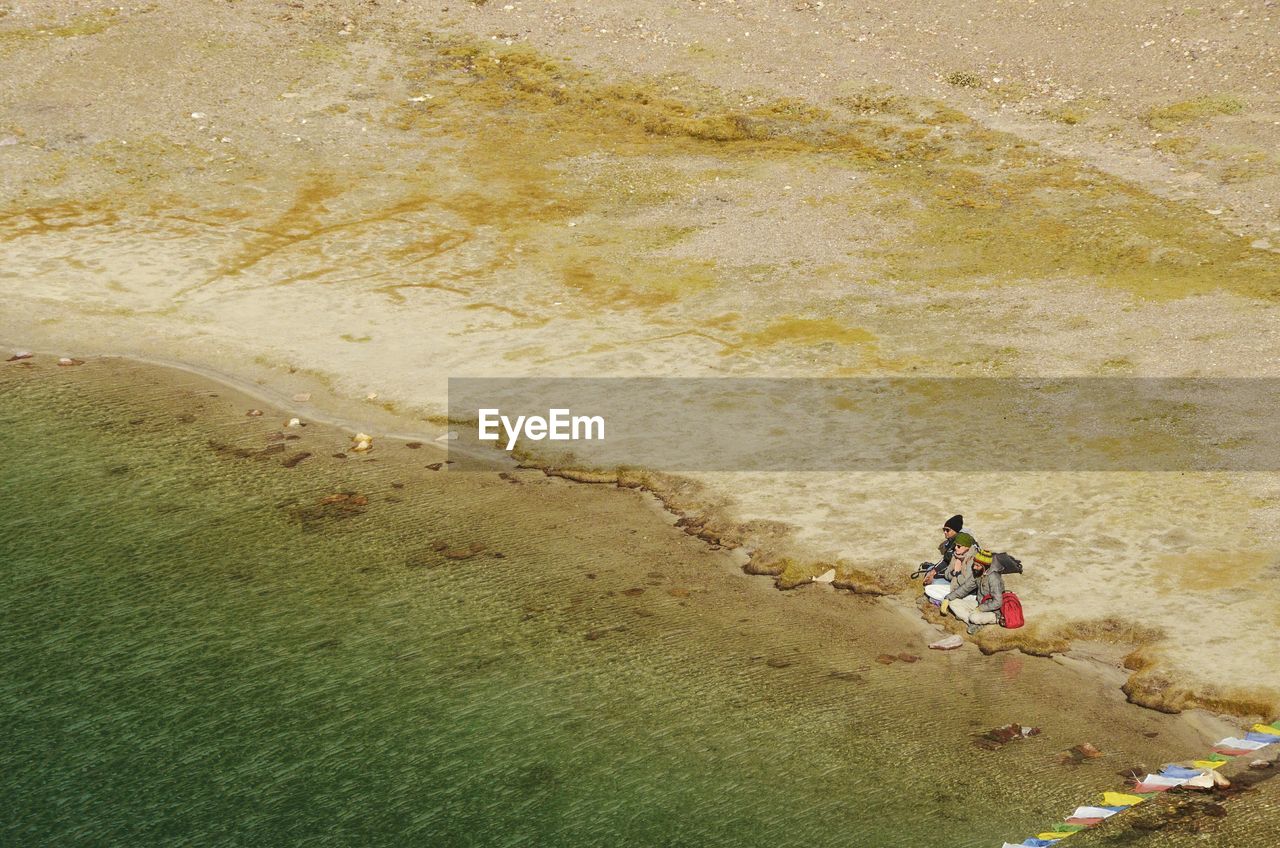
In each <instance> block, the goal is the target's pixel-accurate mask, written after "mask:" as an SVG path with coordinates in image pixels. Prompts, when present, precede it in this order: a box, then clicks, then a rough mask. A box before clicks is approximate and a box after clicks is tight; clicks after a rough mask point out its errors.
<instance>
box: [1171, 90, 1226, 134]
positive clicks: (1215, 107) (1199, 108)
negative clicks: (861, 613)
mask: <svg viewBox="0 0 1280 848" xmlns="http://www.w3.org/2000/svg"><path fill="white" fill-rule="evenodd" d="M1244 107H1245V103H1244V101H1243V100H1241V99H1240V98H1239V97H1236V96H1235V95H1232V94H1204V95H1201V96H1200V97H1193V98H1192V99H1190V100H1179V101H1178V102H1177V103H1170V104H1169V105H1167V106H1160V107H1158V108H1155V109H1152V110H1151V111H1150V112H1148V113H1147V123H1149V124H1150V125H1151V126H1152V127H1153V128H1155V129H1158V130H1161V131H1164V132H1168V131H1169V130H1174V129H1177V127H1178V125H1179V124H1183V123H1186V122H1188V121H1200V120H1204V119H1205V118H1212V117H1214V116H1216V115H1238V114H1240V113H1241V112H1243V111H1244Z"/></svg>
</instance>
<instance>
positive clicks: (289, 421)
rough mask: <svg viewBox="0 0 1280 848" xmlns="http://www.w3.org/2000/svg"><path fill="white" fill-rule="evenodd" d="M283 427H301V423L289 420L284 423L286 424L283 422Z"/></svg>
mask: <svg viewBox="0 0 1280 848" xmlns="http://www.w3.org/2000/svg"><path fill="white" fill-rule="evenodd" d="M284 426H286V427H301V426H302V422H301V421H299V420H298V419H297V418H290V419H289V420H288V421H286V422H285V424H284Z"/></svg>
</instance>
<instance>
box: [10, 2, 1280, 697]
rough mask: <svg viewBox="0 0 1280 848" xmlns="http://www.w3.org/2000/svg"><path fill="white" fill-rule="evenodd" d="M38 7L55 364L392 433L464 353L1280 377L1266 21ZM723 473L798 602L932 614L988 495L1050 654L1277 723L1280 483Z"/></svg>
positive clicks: (19, 122) (932, 371)
mask: <svg viewBox="0 0 1280 848" xmlns="http://www.w3.org/2000/svg"><path fill="white" fill-rule="evenodd" d="M0 12H3V16H0V58H2V59H3V61H4V63H5V67H6V80H7V82H8V83H9V84H8V85H6V86H5V87H4V90H3V92H2V93H0V159H2V160H3V168H2V169H0V186H2V187H3V198H4V200H3V203H2V205H0V242H2V243H3V255H4V259H5V261H4V263H3V267H0V289H2V290H3V295H4V297H3V299H2V301H0V338H2V339H3V341H5V342H8V343H10V344H12V345H15V346H22V347H32V348H37V349H42V350H51V351H64V352H67V353H71V354H87V353H130V354H137V355H142V356H145V357H150V358H154V359H161V360H165V361H177V362H181V363H184V364H187V365H190V366H196V367H200V368H206V369H212V370H216V371H219V372H222V373H225V374H232V375H236V376H238V377H240V378H242V379H247V380H254V381H258V382H259V383H261V384H263V385H264V386H267V387H270V388H272V389H273V390H275V391H278V392H282V393H283V394H284V395H285V396H288V395H290V394H291V393H293V392H296V391H310V392H312V393H313V394H314V397H315V399H316V403H317V405H319V406H322V407H324V408H326V409H333V410H340V411H341V414H343V415H344V416H346V417H347V418H349V419H352V420H364V421H369V422H372V423H371V424H370V426H373V424H376V425H377V426H378V427H379V428H382V429H381V432H385V431H388V430H397V429H398V430H401V431H415V430H421V429H424V428H426V426H427V425H426V424H424V423H423V422H422V419H423V418H426V417H433V416H439V415H441V414H442V412H443V410H444V408H445V381H446V379H447V378H448V377H449V376H455V375H462V374H466V375H472V376H477V375H521V374H538V375H555V376H573V375H593V376H594V375H611V376H634V375H644V376H658V375H680V376H727V375H732V376H779V377H782V376H806V377H820V376H829V377H861V376H885V375H920V376H948V377H949V376H983V377H1012V376H1108V375H1110V376H1198V377H1235V376H1256V377H1276V376H1278V375H1280V373H1278V372H1280V358H1278V356H1277V354H1278V353H1280V321H1277V301H1278V299H1280V294H1278V293H1280V254H1278V253H1277V249H1278V248H1280V233H1277V230H1280V222H1278V221H1277V217H1276V215H1275V210H1274V209H1273V208H1272V206H1273V204H1272V202H1271V198H1274V197H1275V196H1278V195H1280V161H1277V158H1276V154H1275V151H1276V150H1277V149H1280V144H1278V143H1277V142H1280V102H1277V96H1276V94H1275V91H1276V86H1275V81H1276V76H1277V55H1278V51H1277V37H1276V35H1275V33H1276V32H1277V31H1278V30H1277V27H1276V10H1275V9H1274V8H1273V7H1272V5H1270V4H1267V3H1256V4H1245V5H1229V4H1228V5H1223V6H1216V5H1202V6H1192V7H1184V8H1181V9H1180V10H1166V9H1164V8H1160V9H1156V8H1152V7H1148V6H1146V5H1145V4H1137V3H1120V4H1107V5H1106V7H1105V8H1104V7H1101V6H1099V7H1097V8H1094V7H1085V8H1078V6H1077V4H1072V5H1071V6H1070V7H1066V6H1064V7H1062V8H1055V9H1052V10H1049V9H1045V8H1041V6H1040V5H1039V4H1036V5H1031V4H1028V5H1027V6H1025V7H1022V6H1009V5H994V6H992V7H982V6H974V7H971V8H967V9H966V10H965V11H964V12H962V13H956V14H954V15H953V16H951V17H948V18H945V19H939V18H938V17H937V13H936V8H935V7H934V6H932V5H929V4H921V3H916V4H911V3H907V4H893V5H892V7H889V6H886V7H883V8H878V9H870V10H868V9H864V8H858V9H845V8H838V9H837V8H829V7H828V6H825V5H821V4H817V3H794V2H792V3H727V2H726V3H680V4H644V5H642V6H636V4H634V3H622V2H601V3H593V4H591V5H590V7H588V8H582V7H578V6H571V5H569V4H562V3H545V4H542V3H539V4H532V3H528V4H514V3H513V4H506V5H498V4H496V3H447V4H445V3H435V4H426V3H390V2H382V3H376V4H375V3H356V2H349V3H341V2H337V3H333V4H329V5H327V6H325V7H323V8H320V7H315V6H313V5H311V4H304V3H299V4H277V3H269V2H240V3H234V4H226V5H219V6H201V7H199V8H193V7H192V6H191V5H190V4H181V3H152V4H147V5H139V6H136V7H133V6H125V7H118V6H111V5H108V4H105V3H101V4H96V3H82V4H76V8H75V9H74V10H68V9H67V7H66V4H61V3H53V2H44V3H41V2H31V3H24V4H22V5H21V6H20V7H19V6H16V5H13V4H9V5H5V6H0ZM1139 59H1141V61H1139ZM371 395H376V397H373V398H371V397H370V396H371ZM434 420H435V421H436V423H437V424H438V423H439V419H438V418H435V419H434ZM696 482H697V483H698V484H700V486H697V487H695V486H692V485H689V484H685V483H679V482H676V481H668V482H667V483H666V484H665V485H666V486H667V488H668V492H667V495H668V496H669V497H671V498H672V501H673V503H676V504H677V505H678V507H679V508H681V509H682V510H684V511H686V512H688V513H689V514H690V515H692V516H695V518H694V519H693V520H702V519H704V518H705V519H706V521H707V522H709V523H710V524H711V525H712V526H718V527H720V528H721V529H722V530H723V531H724V532H725V533H731V532H734V533H743V534H744V541H745V542H747V543H749V544H752V545H753V546H755V547H758V549H759V557H760V560H759V564H760V566H761V567H762V568H765V569H770V570H776V571H778V572H779V577H780V579H781V580H782V582H783V584H784V585H799V584H801V583H803V582H804V581H805V580H806V579H807V578H808V577H809V576H811V575H812V574H815V573H819V571H820V570H822V569H825V568H826V567H827V565H828V564H829V563H831V562H833V561H834V562H836V563H838V564H839V565H840V567H841V568H842V569H844V570H845V571H846V572H847V573H849V574H854V573H856V574H857V575H860V577H859V579H860V580H864V581H865V582H866V583H868V584H870V585H873V586H874V587H875V588H877V589H878V590H881V591H883V590H886V589H889V590H902V591H904V593H905V592H906V591H907V590H906V587H905V586H903V585H902V582H901V575H902V574H903V572H904V571H906V570H907V569H909V568H910V567H911V566H912V565H913V564H914V563H915V562H918V561H919V560H920V559H922V558H923V557H924V556H926V555H927V554H928V553H929V552H930V551H931V547H932V544H931V543H932V542H933V541H934V535H935V534H936V531H935V529H934V528H935V525H936V524H937V523H938V522H940V521H941V520H942V519H943V518H945V517H946V516H947V515H949V514H951V513H952V512H963V513H965V514H966V515H967V516H970V518H971V520H972V522H973V523H974V526H975V529H977V530H978V531H979V533H980V538H981V539H982V540H983V541H984V542H987V543H989V544H992V545H994V546H996V547H997V548H1002V549H1008V550H1011V551H1014V552H1015V553H1017V554H1018V555H1019V556H1020V557H1021V558H1022V559H1023V561H1024V562H1025V563H1027V565H1028V571H1027V574H1026V575H1025V576H1024V577H1022V578H1019V580H1018V584H1017V588H1018V591H1019V592H1020V593H1021V594H1022V595H1023V597H1024V600H1025V602H1026V605H1027V607H1028V611H1029V614H1030V616H1031V618H1032V620H1033V622H1034V625H1033V627H1032V628H1031V629H1030V630H1029V631H1028V632H1027V633H1026V634H1025V636H1024V637H1020V638H1023V640H1024V643H1025V646H1026V647H1027V648H1028V649H1030V650H1050V649H1061V648H1062V647H1065V644H1066V641H1065V640H1067V639H1069V638H1072V637H1087V638H1090V639H1102V640H1111V641H1112V642H1113V643H1115V644H1116V645H1117V646H1118V648H1119V649H1120V650H1119V653H1121V654H1124V653H1127V652H1128V651H1130V650H1131V649H1133V648H1137V647H1140V648H1141V650H1140V651H1138V652H1137V653H1134V654H1131V655H1130V658H1129V660H1128V663H1129V665H1130V666H1131V669H1130V670H1133V671H1137V672H1139V673H1138V675H1137V677H1136V678H1135V679H1134V680H1133V681H1132V682H1131V687H1130V688H1131V696H1132V697H1134V698H1135V699H1136V700H1139V701H1140V702H1142V703H1146V704H1148V705H1151V706H1156V707H1160V708H1166V709H1176V708H1180V707H1184V706H1189V705H1193V704H1197V703H1198V704H1203V705H1205V706H1210V707H1214V708H1219V709H1224V710H1228V711H1235V712H1241V713H1251V712H1274V711H1275V710H1276V709H1277V706H1278V705H1280V691H1277V684H1276V681H1277V680H1280V660H1277V657H1280V650H1277V649H1278V648H1280V643H1277V639H1278V638H1280V637H1278V636H1277V633H1280V629H1278V628H1277V625H1278V624H1280V619H1278V618H1277V612H1276V610H1277V609H1278V607H1277V603H1278V602H1280V563H1278V561H1277V559H1276V554H1275V552H1274V542H1273V539H1272V536H1273V533H1274V527H1275V526H1276V518H1277V514H1278V512H1280V509H1278V504H1280V495H1278V493H1280V479H1277V475H1275V474H1273V473H1270V472H1265V471H1259V472H1255V473H1249V474H1240V473H1233V474H1226V473H1218V472H1212V473H1211V472H1201V473H1195V474H1191V473H1177V472H1171V473H1165V474H1158V473H1141V474H1139V473H1134V474H1128V475H1119V474H1107V475H1095V474H1086V473H1069V472H1054V473H1049V472H1027V473H1024V474H1018V475H995V474H984V473H983V470H982V469H974V470H973V472H972V473H959V472H949V473H946V474H943V473H933V474H930V473H920V474H916V475H906V474H894V475H881V476H876V475H867V474H852V473H842V472H841V473H838V472H832V473H829V474H826V475H818V474H814V473H808V472H806V473H798V472H797V473H782V474H769V475H765V474H754V475H749V474H737V475H723V474H722V475H706V476H704V477H702V478H700V479H698V480H697V481H696ZM728 493H732V497H730V496H729V494H728ZM753 521H754V522H755V524H748V525H746V526H745V527H744V523H747V522H753ZM765 522H767V523H765ZM779 563H781V565H779ZM986 638H995V637H994V636H992V637H986ZM989 647H995V646H989Z"/></svg>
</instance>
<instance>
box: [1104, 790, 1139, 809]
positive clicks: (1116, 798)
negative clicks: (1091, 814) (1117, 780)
mask: <svg viewBox="0 0 1280 848" xmlns="http://www.w3.org/2000/svg"><path fill="white" fill-rule="evenodd" d="M1145 800H1147V799H1146V798H1142V797H1139V796H1138V795H1126V794H1125V793H1123V792H1103V793H1102V806H1104V807H1132V806H1134V805H1135V804H1141V803H1142V802H1143V801H1145Z"/></svg>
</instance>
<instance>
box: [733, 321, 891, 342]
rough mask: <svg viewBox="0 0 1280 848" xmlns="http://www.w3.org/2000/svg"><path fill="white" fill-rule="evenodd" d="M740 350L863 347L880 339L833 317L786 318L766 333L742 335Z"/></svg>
mask: <svg viewBox="0 0 1280 848" xmlns="http://www.w3.org/2000/svg"><path fill="white" fill-rule="evenodd" d="M739 338H740V342H739V345H738V346H739V347H750V348H766V347H773V346H774V345H778V344H794V345H805V346H811V345H819V344H827V343H830V344H838V345H862V344H868V343H872V342H874V341H875V340H876V337H875V336H874V335H872V334H871V333H869V332H867V331H866V330H863V329H860V328H858V327H846V326H845V325H843V324H841V323H840V322H838V321H836V320H835V319H833V318H796V317H794V316H790V315H788V316H784V317H782V318H780V319H778V320H777V321H774V322H773V323H772V324H770V325H769V326H767V327H765V328H764V329H763V330H758V331H756V332H754V333H747V334H745V335H743V336H740V337H739Z"/></svg>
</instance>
